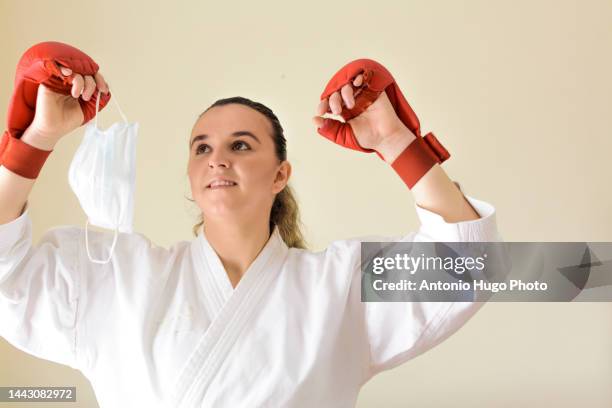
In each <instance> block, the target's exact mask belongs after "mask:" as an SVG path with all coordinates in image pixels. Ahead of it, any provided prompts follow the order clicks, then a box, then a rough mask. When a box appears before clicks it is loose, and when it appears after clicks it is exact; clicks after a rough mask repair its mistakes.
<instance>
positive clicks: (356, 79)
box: [353, 74, 363, 86]
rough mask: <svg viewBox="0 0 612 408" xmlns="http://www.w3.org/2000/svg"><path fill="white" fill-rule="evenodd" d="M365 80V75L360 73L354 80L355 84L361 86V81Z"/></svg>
mask: <svg viewBox="0 0 612 408" xmlns="http://www.w3.org/2000/svg"><path fill="white" fill-rule="evenodd" d="M362 82H363V75H362V74H359V75H357V77H356V78H355V80H354V81H353V85H355V86H361V83H362Z"/></svg>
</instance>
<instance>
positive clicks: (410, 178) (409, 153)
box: [318, 59, 450, 188]
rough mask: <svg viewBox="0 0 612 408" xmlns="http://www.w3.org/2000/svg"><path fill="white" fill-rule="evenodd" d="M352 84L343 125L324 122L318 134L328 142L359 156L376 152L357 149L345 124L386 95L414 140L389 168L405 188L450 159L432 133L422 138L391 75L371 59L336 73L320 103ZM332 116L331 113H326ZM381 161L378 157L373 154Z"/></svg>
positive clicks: (348, 126) (417, 122)
mask: <svg viewBox="0 0 612 408" xmlns="http://www.w3.org/2000/svg"><path fill="white" fill-rule="evenodd" d="M359 74H363V82H362V85H361V86H359V87H355V86H354V85H353V80H354V79H355V78H356V77H357V76H358V75H359ZM346 84H351V86H352V87H353V95H354V96H355V106H354V107H353V108H352V109H348V108H346V106H343V109H342V112H341V116H342V117H343V118H344V120H345V121H346V123H342V122H340V121H337V120H329V119H328V120H325V123H324V125H323V126H322V127H320V128H319V129H318V132H319V133H320V134H321V135H323V136H325V137H326V138H327V139H329V140H331V141H332V142H334V143H337V144H339V145H341V146H344V147H347V148H349V149H354V150H358V151H361V152H367V153H371V152H376V151H375V150H372V149H366V148H363V147H361V146H360V145H359V143H358V142H357V139H356V138H355V134H354V133H353V130H352V129H351V126H350V124H349V123H348V121H349V120H350V119H352V118H354V117H356V116H358V115H359V114H360V113H361V112H363V111H365V110H366V109H367V108H368V107H369V106H370V105H371V104H372V103H374V101H376V99H378V96H379V95H380V94H381V92H383V91H385V92H386V93H387V97H388V98H389V101H390V102H391V105H392V106H393V108H394V109H395V113H396V114H397V116H398V117H399V119H400V120H401V121H402V122H403V123H404V125H406V127H407V128H408V129H410V130H411V131H412V133H414V135H415V136H416V139H415V140H414V141H413V142H412V143H410V145H408V147H406V149H405V150H404V151H403V152H402V153H401V154H400V155H399V156H398V158H397V159H395V161H394V162H393V163H392V164H391V166H392V167H393V169H394V170H395V171H396V172H397V173H398V174H399V176H400V177H401V178H402V180H403V181H404V182H405V183H406V185H407V186H408V188H412V187H413V186H414V185H415V184H416V183H417V181H419V180H420V179H421V177H423V176H424V175H425V173H427V171H429V169H431V168H432V167H433V166H434V164H436V163H442V162H444V161H445V160H446V159H448V158H449V157H450V154H449V153H448V151H447V150H446V149H445V148H444V147H443V146H442V144H440V142H438V140H437V139H436V137H435V136H434V135H433V133H431V132H430V133H428V134H427V135H425V137H424V138H423V137H421V126H420V124H419V119H418V118H417V116H416V114H415V113H414V112H413V110H412V108H411V107H410V105H408V102H407V101H406V98H404V95H403V94H402V92H401V91H400V89H399V87H398V86H397V84H396V83H395V79H393V76H392V75H391V73H390V72H389V71H388V70H387V69H386V68H385V67H383V66H382V65H380V64H379V63H378V62H376V61H373V60H370V59H358V60H355V61H352V62H350V63H348V64H347V65H345V66H344V67H342V68H341V69H340V71H338V72H336V74H335V75H334V76H333V78H332V79H331V80H330V81H329V83H328V84H327V86H326V87H325V90H324V91H323V93H322V94H321V100H323V99H327V98H329V97H330V96H331V95H332V94H333V93H334V92H336V91H338V92H339V91H340V89H341V88H342V87H343V86H344V85H346ZM329 112H330V113H331V111H329ZM376 154H378V156H379V157H380V158H381V159H382V158H383V157H382V156H381V155H380V153H378V152H376Z"/></svg>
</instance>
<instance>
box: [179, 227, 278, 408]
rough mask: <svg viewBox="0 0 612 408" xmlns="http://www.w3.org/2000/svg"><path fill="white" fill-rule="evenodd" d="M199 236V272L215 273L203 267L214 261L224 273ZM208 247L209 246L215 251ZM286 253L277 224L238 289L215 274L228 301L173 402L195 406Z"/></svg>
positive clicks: (181, 379) (182, 376) (186, 371)
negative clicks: (223, 281)
mask: <svg viewBox="0 0 612 408" xmlns="http://www.w3.org/2000/svg"><path fill="white" fill-rule="evenodd" d="M200 239H201V240H202V245H198V247H200V251H199V256H198V254H196V256H195V258H199V261H197V263H196V266H198V267H199V269H200V270H199V271H198V273H200V272H203V273H204V274H208V273H210V274H211V275H212V271H210V270H207V268H205V267H204V266H205V265H206V262H212V265H210V266H212V267H215V265H216V268H217V271H216V272H217V273H219V271H220V272H222V273H225V271H224V270H223V267H222V264H221V261H220V260H219V258H218V256H217V255H216V254H215V253H214V251H212V248H210V247H209V248H206V246H207V245H208V243H207V242H205V238H204V237H203V236H202V235H200ZM207 249H210V250H211V251H212V254H211V253H210V252H208V251H207ZM287 253H288V248H287V245H286V244H285V242H284V241H283V240H282V238H281V236H280V233H279V231H278V228H275V229H274V232H273V233H272V235H271V236H270V239H269V240H268V242H267V243H266V245H265V246H264V248H263V249H262V251H261V252H260V253H259V255H258V256H257V258H255V260H254V261H253V263H252V264H251V266H250V267H249V269H248V270H247V272H246V273H245V274H244V276H243V277H242V278H241V280H240V283H239V284H238V285H237V286H236V289H233V290H232V288H231V284H230V283H229V280H228V279H227V278H226V279H225V282H226V284H227V285H229V289H230V290H231V292H228V291H227V286H226V287H225V288H223V286H222V285H223V283H219V281H221V279H219V276H217V277H216V278H213V279H214V280H215V281H216V283H215V284H217V285H220V286H221V293H220V295H221V294H222V295H223V296H219V297H225V295H227V298H226V299H227V301H226V302H225V303H224V304H223V305H222V306H221V309H220V310H219V313H217V314H216V316H215V317H214V318H213V320H212V323H211V324H210V326H209V328H208V330H206V332H205V333H204V334H203V336H202V338H201V340H200V341H199V344H198V346H197V347H196V349H195V350H194V351H193V353H192V354H191V356H190V357H189V359H188V361H187V363H186V364H185V366H184V367H183V369H182V371H181V374H180V375H179V378H178V380H177V382H176V384H175V387H174V391H173V395H172V400H173V402H174V404H173V406H176V407H194V406H197V405H198V402H199V401H201V400H202V398H203V396H204V394H205V393H206V390H207V388H208V386H209V384H210V382H211V381H212V380H213V378H214V376H215V374H216V373H217V372H218V369H219V367H220V365H221V364H222V363H223V361H224V359H225V358H226V357H227V355H228V353H229V352H230V350H231V349H232V347H233V345H234V343H235V341H236V339H237V338H238V335H239V334H240V332H241V330H242V329H243V327H244V325H245V324H247V323H248V322H249V320H250V318H251V316H252V314H253V313H254V312H255V311H256V310H257V304H258V303H259V302H260V300H261V299H262V297H263V296H264V295H265V293H266V289H267V288H268V287H269V285H270V283H271V282H272V281H273V280H274V279H275V277H276V275H278V273H279V272H280V270H281V267H282V265H283V263H284V261H285V258H286V256H287ZM206 257H207V258H208V260H207V259H206ZM211 260H212V261H211ZM217 262H218V264H217ZM219 267H220V269H219ZM204 282H206V283H208V284H211V283H212V282H211V280H210V279H208V278H206V279H203V283H204ZM207 292H210V291H207Z"/></svg>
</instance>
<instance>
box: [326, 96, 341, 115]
mask: <svg viewBox="0 0 612 408" xmlns="http://www.w3.org/2000/svg"><path fill="white" fill-rule="evenodd" d="M329 107H330V108H331V111H332V113H333V114H334V115H339V114H340V112H342V98H341V97H340V94H339V93H338V91H336V92H334V93H333V94H332V95H331V96H330V97H329Z"/></svg>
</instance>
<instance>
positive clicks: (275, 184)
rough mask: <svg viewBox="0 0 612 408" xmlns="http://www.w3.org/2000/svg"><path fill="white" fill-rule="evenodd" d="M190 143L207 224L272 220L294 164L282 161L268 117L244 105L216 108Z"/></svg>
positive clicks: (192, 178) (191, 170)
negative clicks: (228, 220) (276, 198)
mask: <svg viewBox="0 0 612 408" xmlns="http://www.w3.org/2000/svg"><path fill="white" fill-rule="evenodd" d="M189 145H190V148H189V165H188V174H189V182H190V184H191V193H192V195H193V199H194V200H195V201H196V203H197V204H198V206H199V207H200V209H201V210H202V215H203V217H204V222H206V220H207V219H223V218H226V217H228V216H230V217H231V218H232V219H243V220H247V221H248V220H250V219H254V218H252V217H265V218H266V219H268V218H269V216H270V209H271V207H272V203H273V201H274V196H275V195H276V194H277V193H278V192H280V191H281V190H282V189H283V188H284V187H285V185H286V184H287V182H288V180H289V176H290V174H291V166H290V165H289V163H288V162H287V161H284V162H282V163H280V162H279V160H278V159H277V157H276V154H275V148H274V141H273V139H272V124H271V123H270V121H269V120H268V118H267V117H266V116H264V115H263V114H261V113H259V112H257V111H256V110H254V109H251V108H249V107H248V106H244V105H240V104H229V105H223V106H216V107H214V108H211V109H209V110H208V111H207V112H206V113H204V114H203V115H202V116H201V117H200V119H199V120H198V121H197V122H196V124H195V125H194V127H193V130H192V132H191V137H190V141H189ZM216 182H221V183H222V184H220V185H219V184H217V183H216ZM226 182H230V184H231V185H225V184H226ZM211 183H212V184H211Z"/></svg>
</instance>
